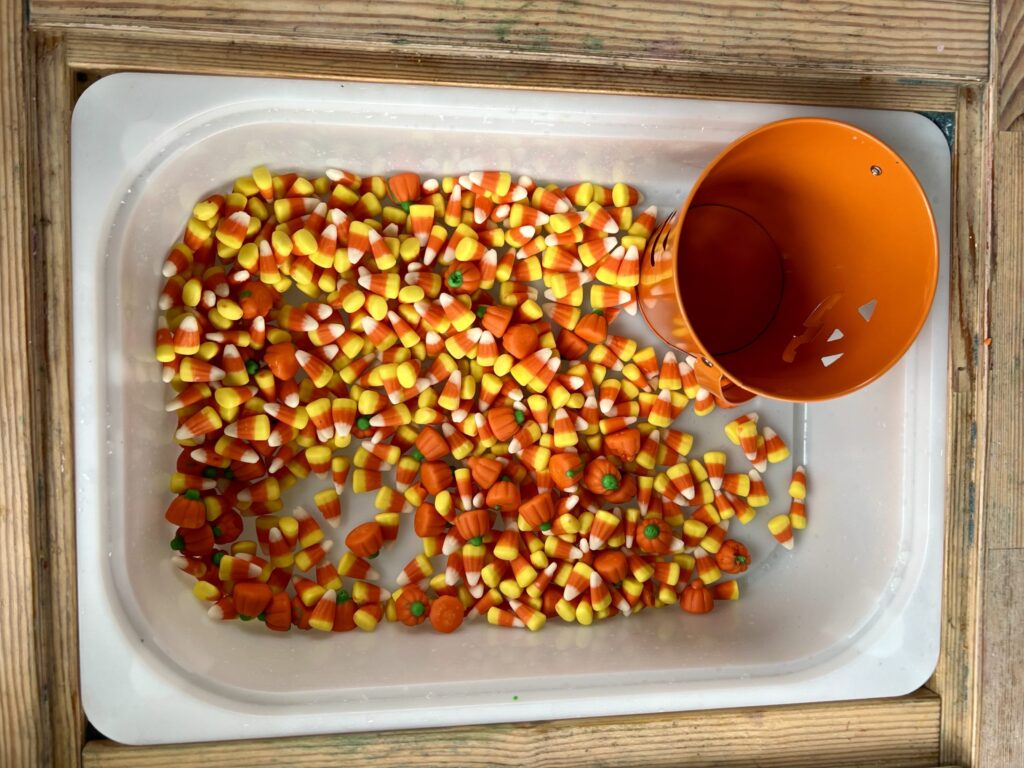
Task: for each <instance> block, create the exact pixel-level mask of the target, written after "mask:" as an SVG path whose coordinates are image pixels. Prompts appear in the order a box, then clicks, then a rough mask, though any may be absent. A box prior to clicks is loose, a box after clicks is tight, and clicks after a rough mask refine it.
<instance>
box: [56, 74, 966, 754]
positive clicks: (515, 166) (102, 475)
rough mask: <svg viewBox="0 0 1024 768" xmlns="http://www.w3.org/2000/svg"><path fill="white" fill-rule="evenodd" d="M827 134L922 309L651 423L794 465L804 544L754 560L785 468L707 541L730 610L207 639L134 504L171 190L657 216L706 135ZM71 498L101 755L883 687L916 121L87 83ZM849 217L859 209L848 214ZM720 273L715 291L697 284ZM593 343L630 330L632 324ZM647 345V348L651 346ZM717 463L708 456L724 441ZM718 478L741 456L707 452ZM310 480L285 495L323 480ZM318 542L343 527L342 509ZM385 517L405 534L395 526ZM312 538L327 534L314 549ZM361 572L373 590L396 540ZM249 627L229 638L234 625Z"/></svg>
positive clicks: (854, 693)
mask: <svg viewBox="0 0 1024 768" xmlns="http://www.w3.org/2000/svg"><path fill="white" fill-rule="evenodd" d="M799 115H820V116H825V117H835V118H837V119H841V120H845V121H847V122H850V123H853V124H855V125H858V126H860V127H862V128H864V129H866V130H868V131H870V132H872V133H874V134H875V135H877V136H878V137H879V138H881V139H882V140H883V141H885V142H887V143H888V144H889V145H890V146H892V147H893V148H894V149H895V150H896V151H897V152H898V153H900V154H901V155H902V157H903V158H904V159H905V161H906V162H907V163H908V164H909V165H910V166H911V168H913V170H914V172H915V173H916V174H917V176H918V178H919V179H920V181H921V183H922V185H923V186H924V188H925V189H926V191H927V193H928V198H929V200H930V202H931V205H932V207H933V209H934V213H935V218H936V222H937V226H938V232H939V239H940V242H941V272H940V283H939V289H938V291H937V294H936V300H935V304H934V306H933V308H932V312H931V316H930V317H929V320H928V323H927V324H926V326H925V328H924V330H923V332H922V333H921V335H920V337H919V338H918V340H917V342H916V343H915V344H914V346H913V348H912V349H911V350H910V352H909V353H908V354H907V356H906V357H905V358H904V359H903V361H902V362H900V363H899V364H898V365H897V366H896V367H895V368H894V369H893V370H892V371H890V372H889V373H888V374H887V375H885V376H884V377H883V378H881V379H880V380H879V381H877V382H876V383H874V384H872V385H871V386H869V387H868V388H866V389H864V390H862V391H860V392H858V393H856V394H854V395H851V396H848V397H845V398H842V399H840V400H836V401H833V402H829V403H822V404H817V405H813V406H808V407H805V406H793V405H790V404H786V403H776V402H765V401H762V400H760V399H758V400H755V401H753V402H751V403H750V404H749V406H747V407H743V408H741V409H738V410H735V411H728V412H726V411H722V410H718V411H716V412H715V413H714V414H713V415H712V416H709V417H707V418H706V419H703V420H699V419H697V418H696V417H694V416H693V415H692V410H691V409H687V411H686V413H685V414H684V417H683V418H682V419H681V420H680V425H681V427H682V428H684V429H686V430H687V431H691V432H693V433H695V434H696V435H697V441H696V445H695V448H694V452H695V453H698V454H699V453H700V452H703V451H704V450H710V449H711V448H712V447H715V446H725V445H727V441H726V440H725V438H724V436H723V435H722V431H721V427H722V424H723V423H724V422H725V421H727V420H728V419H730V418H734V417H735V416H736V415H737V414H738V413H740V412H744V411H746V410H757V411H758V412H759V413H760V414H761V417H762V424H768V425H770V426H772V427H774V428H775V429H776V430H777V431H778V432H780V433H781V434H782V435H783V436H784V437H786V438H787V439H788V440H789V441H790V443H791V446H792V448H793V452H794V458H795V459H796V460H797V461H800V462H806V463H807V465H808V467H809V473H810V497H809V502H808V516H809V520H810V524H809V527H808V529H807V530H806V531H804V532H802V533H801V532H798V541H797V547H796V549H795V551H793V552H787V551H785V550H783V549H781V548H780V547H777V546H775V542H774V540H773V539H772V538H771V537H770V535H769V534H768V533H767V531H766V521H767V519H768V518H769V517H770V516H771V515H772V514H776V513H778V512H781V511H785V509H786V506H787V504H788V499H786V494H785V487H786V483H787V482H788V480H789V474H790V471H791V466H792V465H791V464H790V463H789V462H787V463H786V464H784V465H781V466H774V467H772V468H771V470H770V471H769V472H768V475H767V480H768V487H769V491H770V492H771V495H772V497H773V502H772V505H771V506H769V507H768V508H767V509H763V510H761V512H760V514H759V516H758V517H757V519H756V520H754V521H753V522H752V523H751V524H750V525H748V526H747V527H746V528H743V527H742V526H739V524H738V523H737V522H736V521H734V523H733V524H734V525H735V526H737V528H738V530H737V531H736V535H737V536H738V537H740V538H741V539H742V540H743V541H745V542H748V543H749V545H750V547H751V549H752V551H753V554H754V557H755V559H756V565H755V567H754V568H753V569H752V570H751V572H750V573H749V577H748V578H745V579H744V581H743V583H742V584H741V587H742V593H743V594H742V598H741V600H739V601H738V602H734V603H720V604H718V606H716V609H715V611H714V612H713V613H711V614H709V615H707V616H698V617H695V616H690V615H684V614H682V613H681V612H680V611H678V610H673V609H664V610H659V611H645V612H644V613H642V614H641V615H639V616H636V617H633V618H630V619H621V618H617V619H614V620H611V621H606V622H599V623H598V624H596V625H594V626H592V627H589V628H582V627H579V626H575V625H573V626H570V625H566V624H563V623H562V622H560V621H559V620H557V619H554V620H552V621H550V622H548V626H547V627H546V628H545V629H544V630H543V631H541V632H539V633H536V634H532V633H529V632H525V631H506V630H502V629H498V628H495V627H489V626H487V625H486V624H484V623H475V624H470V625H466V626H465V627H464V628H463V629H462V630H460V631H459V632H457V633H455V634H454V635H450V636H442V635H438V634H436V633H434V632H430V631H429V630H427V629H423V630H422V631H416V630H413V629H407V628H404V627H400V626H395V625H387V626H382V627H380V628H379V630H378V631H377V632H376V633H375V634H372V635H370V634H363V633H360V632H358V631H357V632H353V633H348V634H345V635H322V634H320V633H316V632H311V633H300V632H294V631H293V632H290V633H288V634H286V635H282V634H278V633H272V632H268V631H265V630H264V628H263V627H256V626H251V625H245V626H244V627H242V626H240V624H239V623H238V622H231V623H225V624H220V623H216V622H213V621H210V620H208V619H207V618H206V616H204V615H203V612H204V608H203V606H201V605H199V604H197V601H196V600H195V598H194V597H193V596H192V595H191V592H190V584H189V579H188V578H187V577H184V575H183V574H181V573H179V572H176V571H175V570H174V569H173V568H172V566H171V565H170V563H169V557H170V554H171V552H170V550H169V549H168V546H167V542H168V540H169V538H170V536H171V535H172V531H171V530H170V527H169V526H168V525H167V524H166V523H165V522H164V520H163V515H162V512H163V510H164V508H165V507H166V504H167V502H168V500H169V495H168V492H167V476H168V473H169V472H171V471H173V465H174V458H175V456H176V449H175V446H174V444H173V442H172V440H171V434H172V432H173V429H174V418H173V416H171V415H168V414H167V413H165V412H164V409H163V402H164V401H165V399H167V397H168V393H167V390H166V389H165V385H163V384H162V383H161V382H160V376H159V373H160V371H159V366H158V365H157V364H156V363H155V362H153V357H152V348H153V347H152V345H153V329H154V323H155V313H156V300H157V294H158V292H159V290H160V287H161V285H162V283H163V279H162V277H161V275H160V267H161V264H162V262H163V259H164V257H165V255H166V252H167V251H168V249H169V247H170V245H171V244H173V243H174V242H175V241H176V240H177V239H178V238H179V237H180V232H181V229H182V226H183V224H184V222H185V220H186V218H187V215H188V211H189V210H190V209H191V206H192V205H193V203H194V202H195V201H196V200H197V199H199V198H201V197H203V196H205V195H207V194H209V193H211V192H213V191H222V190H224V189H225V188H226V187H229V186H230V183H231V180H232V179H234V178H235V177H237V176H240V175H244V174H247V173H248V172H249V171H250V169H251V168H252V166H254V165H257V164H260V163H263V164H266V165H268V166H270V167H271V168H276V169H292V168H296V169H300V170H305V171H307V172H322V169H324V168H326V167H328V166H335V167H343V168H350V169H352V170H354V171H356V172H357V173H360V174H371V173H388V172H391V171H397V170H415V171H418V172H420V173H421V174H422V175H423V176H424V177H427V176H429V175H432V174H434V175H441V174H444V173H449V174H450V173H459V172H468V171H470V170H474V169H484V168H508V169H510V170H512V171H513V172H515V173H525V174H529V175H531V176H533V177H534V178H536V179H539V180H554V181H559V182H569V181H573V180H583V179H589V180H592V181H595V182H603V183H609V182H614V181H616V180H628V181H630V182H631V183H634V184H636V185H637V186H638V187H639V188H640V189H641V190H642V191H643V193H644V194H645V196H646V199H647V200H648V201H650V202H653V203H655V204H657V205H658V207H659V211H660V213H661V214H662V215H665V214H667V213H668V212H670V211H671V210H673V209H674V208H675V207H676V206H678V204H679V203H680V202H681V201H682V200H683V199H684V197H685V196H686V193H687V191H688V189H689V186H690V185H691V184H692V183H693V181H694V179H695V178H696V176H697V175H698V174H699V172H700V170H701V169H702V168H703V167H704V165H705V164H706V163H707V162H708V161H710V160H711V158H712V157H713V156H714V155H715V154H716V153H717V152H718V151H719V150H720V149H721V148H722V147H723V146H724V145H725V144H727V143H728V142H730V141H732V140H733V139H735V138H737V137H738V136H740V135H742V134H744V133H746V132H747V131H749V130H751V129H753V128H755V127H757V126H759V125H761V124H763V123H766V122H770V121H773V120H777V119H781V118H784V117H791V116H799ZM72 167H73V175H72V191H73V202H72V213H73V265H74V318H75V323H74V346H75V349H74V352H75V414H76V430H75V441H76V446H75V448H76V458H75V467H76V480H77V482H76V488H77V509H78V563H79V620H80V630H79V634H80V648H81V669H82V696H83V704H84V706H85V711H86V713H87V715H88V716H89V718H90V720H91V721H92V722H93V723H94V724H95V726H96V727H97V728H98V729H100V730H101V731H102V732H103V733H105V734H106V735H108V736H110V737H111V738H113V739H116V740H118V741H123V742H130V743H154V742H173V741H199V740H209V739H224V738H242V737H266V736H277V735H286V734H306V733H320V732H337V731H357V730H366V729H381V728H409V727H425V726H439V725H453V724H464V723H484V722H503V721H515V720H534V719H547V718H556V717H560V718H564V717H580V716H589V715H611V714H625V713H637V712H656V711H669V710H685V709H701V708H714V707H731V706H747V705H758V704H783V703H794V702H804V701H820V700H829V699H848V698H860V697H873V696H888V695H896V694H902V693H905V692H907V691H910V690H912V689H914V688H916V687H917V686H918V685H920V684H921V683H922V682H924V680H925V679H926V678H927V677H928V676H929V674H930V673H931V671H932V670H933V669H934V666H935V662H936V659H937V656H938V645H939V597H940V574H941V568H942V515H943V493H944V487H943V477H944V472H943V467H944V456H943V450H944V448H943V447H944V445H945V439H944V435H945V413H946V389H945V386H946V351H947V315H948V285H949V228H950V227H949V210H950V156H949V151H948V148H947V144H946V141H945V139H944V138H943V136H942V134H941V133H940V132H939V130H938V129H937V128H935V126H934V125H932V123H931V122H929V121H928V120H927V119H926V118H924V117H922V116H920V115H916V114H912V113H899V112H884V111H870V110H855V109H814V108H810V107H797V106H783V105H769V104H739V103H723V102H715V101H689V100H682V99H679V100H673V99H657V98H628V97H614V96H596V95H575V94H565V93H536V92H524V91H499V90H486V91H480V90H474V89H459V88H432V87H419V86H400V85H367V84H350V83H344V84H342V83H333V82H301V81H294V80H288V81H284V80H280V81H275V80H256V79H231V78H213V77H181V76H162V75H132V74H126V75H114V76H111V77H106V78H103V79H102V80H100V81H99V82H98V83H97V84H95V85H93V86H91V87H90V88H89V89H88V91H86V93H85V94H84V96H83V97H82V98H81V99H80V100H79V102H78V105H77V107H76V109H75V113H74V119H73V125H72ZM866 226H870V222H867V223H866ZM726 279H727V278H726ZM616 322H617V326H616V328H617V332H618V333H625V334H632V335H634V336H635V337H636V338H637V339H638V340H640V341H641V343H654V342H655V338H654V336H653V334H652V333H651V332H650V331H649V330H648V329H647V328H646V327H645V326H644V324H643V322H642V320H640V318H639V317H637V318H626V317H623V318H621V319H620V320H619V321H616ZM657 346H658V349H659V350H660V349H662V347H661V345H660V344H659V345H657ZM729 448H730V449H732V446H731V445H729ZM730 461H731V462H733V465H734V466H743V465H744V462H743V459H742V456H741V455H740V454H739V453H738V450H731V451H730ZM327 485H328V483H327V482H324V481H323V480H316V479H310V480H309V481H307V482H306V483H305V484H302V485H301V486H299V488H298V489H297V493H295V494H293V495H292V497H291V499H292V500H294V501H299V500H301V501H304V502H306V503H309V508H311V509H312V508H313V506H312V504H311V503H310V502H311V499H312V495H313V493H314V492H315V491H317V490H319V489H321V488H324V487H327ZM343 508H344V509H345V512H344V515H345V522H344V525H343V527H342V531H341V532H343V531H344V530H347V529H348V528H350V527H351V525H353V524H354V523H356V522H359V521H361V520H362V519H366V518H367V517H368V516H369V515H370V514H371V512H372V494H369V495H365V496H363V497H354V496H353V495H352V494H351V493H350V492H346V495H345V497H344V498H343ZM406 527H411V526H408V525H407V526H406ZM333 533H334V534H335V536H336V538H337V534H338V533H340V532H333ZM399 543H400V544H401V545H402V546H401V547H400V549H401V550H402V551H400V552H396V553H395V554H394V555H393V556H391V557H389V558H388V559H385V560H384V561H383V563H382V566H381V567H382V570H383V572H384V574H383V575H384V577H385V578H384V583H385V584H387V583H389V582H390V581H391V580H392V579H393V578H394V576H395V574H396V573H397V571H398V569H400V568H401V565H402V563H404V562H405V560H406V559H407V558H408V556H409V554H410V552H411V551H413V549H414V548H415V542H408V541H406V542H404V543H403V542H399ZM254 624H255V622H254Z"/></svg>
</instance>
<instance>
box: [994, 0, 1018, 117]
mask: <svg viewBox="0 0 1024 768" xmlns="http://www.w3.org/2000/svg"><path fill="white" fill-rule="evenodd" d="M992 13H993V18H992V26H993V31H994V40H993V45H994V47H995V50H994V51H993V53H994V56H993V63H992V67H993V77H994V78H995V81H996V87H997V89H998V94H999V120H998V127H999V129H1000V130H1003V131H1011V130H1024V0H995V2H993V4H992Z"/></svg>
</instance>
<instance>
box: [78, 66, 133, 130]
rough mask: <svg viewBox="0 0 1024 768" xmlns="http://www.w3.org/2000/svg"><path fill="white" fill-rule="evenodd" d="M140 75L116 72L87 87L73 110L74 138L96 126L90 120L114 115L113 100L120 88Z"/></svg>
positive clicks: (129, 83) (103, 118)
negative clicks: (82, 131)
mask: <svg viewBox="0 0 1024 768" xmlns="http://www.w3.org/2000/svg"><path fill="white" fill-rule="evenodd" d="M138 77H139V75H137V74H135V73H133V72H115V73H114V74H112V75H106V76H104V77H101V78H100V79H99V80H97V81H96V82H94V83H93V84H92V85H90V86H89V87H88V88H86V89H85V90H84V91H83V92H82V95H81V96H79V97H78V99H77V100H76V101H75V106H74V108H73V109H72V110H71V136H72V139H74V137H75V136H76V134H78V132H79V131H80V130H83V129H85V130H93V128H94V126H93V125H92V123H91V122H90V121H93V120H106V119H109V117H110V116H113V115H114V111H113V110H112V109H111V108H110V107H111V106H112V104H111V101H112V100H114V99H116V98H117V96H118V91H119V90H121V89H123V88H124V87H126V86H129V85H131V83H132V82H133V81H135V80H137V79H138Z"/></svg>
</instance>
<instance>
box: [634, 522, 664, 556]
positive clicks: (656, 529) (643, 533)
mask: <svg viewBox="0 0 1024 768" xmlns="http://www.w3.org/2000/svg"><path fill="white" fill-rule="evenodd" d="M636 545H637V546H638V547H640V549H641V550H643V551H644V552H646V553H647V554H649V555H664V554H667V553H668V552H669V550H671V548H672V529H671V528H670V527H669V524H668V523H666V522H665V520H664V519H663V518H660V517H645V518H644V519H643V520H641V521H640V525H638V526H637V527H636Z"/></svg>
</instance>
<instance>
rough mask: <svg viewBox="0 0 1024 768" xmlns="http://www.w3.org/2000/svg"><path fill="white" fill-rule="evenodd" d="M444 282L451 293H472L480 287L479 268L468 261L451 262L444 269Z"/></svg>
mask: <svg viewBox="0 0 1024 768" xmlns="http://www.w3.org/2000/svg"><path fill="white" fill-rule="evenodd" d="M444 284H445V286H447V288H448V290H449V291H451V292H452V293H472V292H473V291H475V290H476V289H477V288H479V287H480V268H479V267H477V266H476V264H472V263H470V262H468V261H456V262H453V263H452V264H451V265H450V266H449V267H448V269H446V270H445V273H444Z"/></svg>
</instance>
